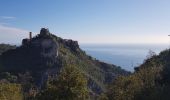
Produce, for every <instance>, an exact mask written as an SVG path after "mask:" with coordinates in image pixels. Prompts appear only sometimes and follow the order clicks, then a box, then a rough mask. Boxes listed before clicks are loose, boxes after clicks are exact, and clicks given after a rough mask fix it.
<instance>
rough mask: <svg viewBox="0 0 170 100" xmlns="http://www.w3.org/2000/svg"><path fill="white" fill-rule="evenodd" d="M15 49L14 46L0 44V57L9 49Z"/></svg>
mask: <svg viewBox="0 0 170 100" xmlns="http://www.w3.org/2000/svg"><path fill="white" fill-rule="evenodd" d="M15 48H16V46H12V45H9V44H0V55H1V54H2V53H3V52H5V51H8V50H10V49H15Z"/></svg>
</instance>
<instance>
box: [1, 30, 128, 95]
mask: <svg viewBox="0 0 170 100" xmlns="http://www.w3.org/2000/svg"><path fill="white" fill-rule="evenodd" d="M0 57H1V64H2V68H1V72H4V71H7V72H11V73H14V74H16V73H23V72H30V73H32V74H33V76H35V77H34V82H35V84H36V85H37V86H38V87H40V88H41V87H43V85H44V84H45V83H46V81H47V80H48V78H49V76H57V74H58V72H59V71H60V69H61V68H63V67H64V66H66V65H74V66H76V67H78V69H79V70H80V71H81V72H82V73H84V75H85V76H86V77H87V79H88V87H89V89H90V90H91V91H93V92H94V93H97V94H98V93H101V92H102V91H104V90H105V86H106V84H108V83H110V82H111V81H112V80H113V79H114V78H115V77H116V76H118V75H128V74H129V72H127V71H125V70H123V69H121V68H120V67H118V66H115V65H112V64H107V63H104V62H101V61H99V60H96V59H94V58H93V57H91V56H88V55H86V53H85V52H84V51H83V50H81V49H80V48H79V45H78V42H77V41H73V40H68V39H62V38H60V37H57V36H55V35H53V34H51V33H50V32H49V30H48V29H45V28H42V29H41V31H40V34H38V35H37V36H35V37H33V38H30V39H23V41H22V45H21V46H19V47H17V48H16V49H11V50H8V51H6V52H4V53H3V54H2V55H1V56H0Z"/></svg>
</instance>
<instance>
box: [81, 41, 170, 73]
mask: <svg viewBox="0 0 170 100" xmlns="http://www.w3.org/2000/svg"><path fill="white" fill-rule="evenodd" d="M80 47H81V48H82V49H83V50H84V51H86V53H87V54H88V55H90V56H92V57H94V58H96V59H98V60H101V61H104V62H106V63H110V64H114V65H117V66H120V67H122V68H123V69H126V70H128V71H132V72H133V71H134V67H136V66H139V65H140V64H142V63H143V61H144V60H145V59H146V58H147V56H148V55H149V51H150V50H151V51H153V52H155V53H156V54H159V53H160V52H161V51H162V50H165V49H168V48H169V45H168V44H113V45H111V44H104V45H103V44H101V45H99V44H97V45H96V44H81V45H80Z"/></svg>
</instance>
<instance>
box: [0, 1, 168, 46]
mask: <svg viewBox="0 0 170 100" xmlns="http://www.w3.org/2000/svg"><path fill="white" fill-rule="evenodd" d="M169 4H170V1H169V0H1V1H0V12H1V13H0V43H2V42H3V43H20V42H21V40H22V38H25V37H28V32H29V31H32V32H34V34H37V33H39V30H40V28H41V27H48V28H49V30H50V31H51V32H52V33H55V34H56V35H57V36H60V37H63V38H71V39H74V40H77V41H79V43H97V44H107V43H109V44H110V43H113V44H114V43H137V44H138V43H168V42H169V38H168V34H170V6H169Z"/></svg>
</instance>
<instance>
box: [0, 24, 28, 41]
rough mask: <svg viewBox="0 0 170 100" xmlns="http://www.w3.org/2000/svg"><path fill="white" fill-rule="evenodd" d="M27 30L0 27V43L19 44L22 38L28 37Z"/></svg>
mask: <svg viewBox="0 0 170 100" xmlns="http://www.w3.org/2000/svg"><path fill="white" fill-rule="evenodd" d="M28 32H29V31H27V30H24V29H20V28H15V27H9V26H4V25H0V43H12V44H20V43H21V41H22V39H23V38H27V37H28Z"/></svg>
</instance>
